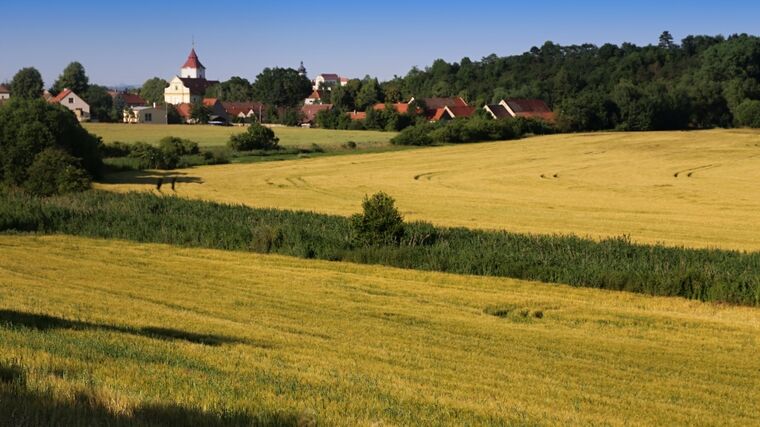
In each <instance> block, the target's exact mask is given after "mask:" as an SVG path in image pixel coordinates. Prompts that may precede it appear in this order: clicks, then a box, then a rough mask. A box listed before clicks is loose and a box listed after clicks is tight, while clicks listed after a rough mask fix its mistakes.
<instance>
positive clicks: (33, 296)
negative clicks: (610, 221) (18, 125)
mask: <svg viewBox="0 0 760 427" xmlns="http://www.w3.org/2000/svg"><path fill="white" fill-rule="evenodd" d="M494 309H497V310H494ZM489 313H494V314H498V316H497V315H492V314H489ZM759 337H760V311H759V310H757V309H753V308H743V307H729V306H720V305H714V304H705V303H700V302H695V301H687V300H682V299H677V298H672V299H667V298H654V297H647V296H641V295H633V294H627V293H622V292H604V291H599V290H592V289H578V288H571V287H567V286H562V285H548V284H540V283H531V282H522V281H517V280H510V279H495V278H476V277H465V276H455V275H446V274H437V273H424V272H416V271H408V270H398V269H392V268H384V267H372V266H361V265H353V264H345V263H331V262H323V261H306V260H300V259H292V258H287V257H281V256H266V255H255V254H248V253H236V252H224V251H214V250H202V249H185V248H177V247H172V246H165V245H147V244H133V243H125V242H119V241H106V240H92V239H85V238H75V237H64V236H46V237H34V236H7V235H6V236H0V364H2V365H3V366H5V367H6V368H7V366H14V367H15V369H16V371H13V372H17V375H19V376H21V375H23V377H24V378H25V383H24V384H25V385H24V387H25V392H24V394H21V395H20V396H22V397H18V396H19V395H18V394H17V395H15V396H16V397H15V399H16V400H15V401H12V402H11V404H12V405H17V406H16V409H17V410H16V411H15V413H16V414H18V413H23V411H22V410H21V408H27V409H28V408H29V407H32V408H36V409H37V411H36V412H33V414H36V416H39V417H46V416H47V417H52V418H44V419H45V420H51V419H52V420H56V418H55V417H56V416H59V417H63V419H66V418H65V417H66V416H82V415H83V414H86V415H87V416H89V417H93V416H94V415H93V414H96V415H97V416H99V417H101V418H100V420H103V419H105V420H107V421H111V424H114V423H113V421H114V420H121V421H124V420H130V419H131V418H130V417H133V416H138V415H139V414H143V415H145V414H148V415H147V416H149V417H150V419H151V420H153V421H154V422H161V421H163V422H165V423H171V421H172V420H177V419H191V420H195V422H201V423H208V424H213V421H214V420H216V421H219V420H227V421H229V420H231V419H232V420H237V421H239V422H241V423H246V422H249V423H256V422H258V423H262V424H265V425H277V424H297V423H301V424H302V425H304V424H306V425H308V424H314V423H315V422H316V423H317V424H319V425H381V424H382V425H438V424H451V425H482V424H486V423H488V424H519V425H567V424H576V425H580V424H583V425H589V424H593V425H630V424H644V425H674V424H702V425H717V424H724V425H752V424H758V423H760V408H759V407H758V405H757V403H758V401H760V360H759V359H758V358H757V354H758V352H760V340H759V339H758V338H759ZM6 371H7V369H6ZM6 376H7V375H6ZM7 387H9V386H7V385H4V383H3V382H0V404H3V402H2V400H3V399H8V398H9V396H10V395H9V394H8V393H5V392H4V390H6V389H7ZM46 396H54V397H53V398H50V397H46ZM5 404H6V406H7V405H8V403H7V402H5ZM12 407H13V406H12ZM88 408H89V409H88ZM45 411H47V412H45ZM8 413H11V414H12V413H14V411H10V412H7V413H6V415H7V414H8ZM51 413H52V415H51ZM72 414H73V415H72ZM135 414H137V415H135ZM32 417H34V415H32ZM183 417H186V418H183ZM187 417H189V418H187ZM32 419H33V418H32ZM59 419H60V418H59ZM76 419H78V418H74V420H76ZM80 422H81V419H80Z"/></svg>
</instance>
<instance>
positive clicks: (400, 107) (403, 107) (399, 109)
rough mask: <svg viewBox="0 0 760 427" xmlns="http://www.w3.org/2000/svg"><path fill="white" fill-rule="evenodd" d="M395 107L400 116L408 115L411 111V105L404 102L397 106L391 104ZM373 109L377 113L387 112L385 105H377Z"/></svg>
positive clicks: (397, 103)
mask: <svg viewBox="0 0 760 427" xmlns="http://www.w3.org/2000/svg"><path fill="white" fill-rule="evenodd" d="M391 105H392V106H393V109H394V110H396V112H397V113H399V114H406V113H407V112H408V111H409V104H407V103H404V102H396V103H395V104H391ZM372 108H374V109H375V110H376V111H382V110H385V104H375V105H374V106H373V107H372Z"/></svg>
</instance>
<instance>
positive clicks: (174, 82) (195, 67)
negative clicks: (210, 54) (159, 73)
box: [164, 48, 219, 105]
mask: <svg viewBox="0 0 760 427" xmlns="http://www.w3.org/2000/svg"><path fill="white" fill-rule="evenodd" d="M218 83H219V82H218V81H216V80H206V67H204V66H203V64H201V61H200V60H199V59H198V55H197V54H196V53H195V48H193V49H192V50H191V51H190V55H188V57H187V61H185V63H184V64H183V65H182V68H181V69H180V75H178V76H174V78H172V79H171V81H170V82H169V86H168V87H167V88H166V89H164V101H165V102H166V103H167V104H172V105H179V104H194V103H197V102H202V101H203V97H204V95H205V94H206V90H207V89H208V88H209V87H210V86H212V85H215V84H218Z"/></svg>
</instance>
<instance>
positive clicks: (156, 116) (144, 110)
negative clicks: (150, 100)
mask: <svg viewBox="0 0 760 427" xmlns="http://www.w3.org/2000/svg"><path fill="white" fill-rule="evenodd" d="M168 122H169V121H168V116H167V112H166V107H163V108H161V107H156V105H155V104H154V105H153V106H152V107H130V108H125V109H124V123H144V124H157V125H165V124H167V123H168Z"/></svg>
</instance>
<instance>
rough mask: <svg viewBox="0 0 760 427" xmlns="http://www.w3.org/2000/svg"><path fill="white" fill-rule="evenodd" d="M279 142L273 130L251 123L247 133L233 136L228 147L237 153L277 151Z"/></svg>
mask: <svg viewBox="0 0 760 427" xmlns="http://www.w3.org/2000/svg"><path fill="white" fill-rule="evenodd" d="M279 142H280V139H279V138H277V137H276V136H275V134H274V131H272V129H269V128H268V127H265V126H262V125H260V124H258V123H251V125H250V126H249V127H248V130H247V131H246V132H244V133H240V134H237V135H232V136H231V137H230V140H229V142H228V143H227V145H228V146H229V147H230V148H232V149H233V150H235V151H251V150H277V149H278V148H279V146H278V144H279Z"/></svg>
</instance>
